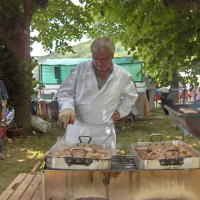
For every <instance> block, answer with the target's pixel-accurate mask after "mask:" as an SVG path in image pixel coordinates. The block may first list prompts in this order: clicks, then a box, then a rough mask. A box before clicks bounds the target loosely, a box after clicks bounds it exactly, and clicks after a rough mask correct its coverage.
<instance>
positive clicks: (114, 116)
mask: <svg viewBox="0 0 200 200" xmlns="http://www.w3.org/2000/svg"><path fill="white" fill-rule="evenodd" d="M112 119H113V120H114V121H117V120H119V119H120V114H119V112H118V110H115V112H114V113H113V115H112Z"/></svg>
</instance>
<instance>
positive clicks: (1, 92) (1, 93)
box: [0, 80, 8, 160]
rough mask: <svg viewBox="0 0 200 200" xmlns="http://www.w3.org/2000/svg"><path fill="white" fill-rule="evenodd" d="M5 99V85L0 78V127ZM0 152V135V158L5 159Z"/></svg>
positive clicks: (0, 142)
mask: <svg viewBox="0 0 200 200" xmlns="http://www.w3.org/2000/svg"><path fill="white" fill-rule="evenodd" d="M7 99H8V94H7V91H6V87H5V85H4V83H3V81H1V80H0V113H1V119H0V127H1V120H2V119H4V118H5V114H6V106H7ZM2 152H3V149H2V140H1V136H0V160H4V159H5V157H4V155H3V153H2Z"/></svg>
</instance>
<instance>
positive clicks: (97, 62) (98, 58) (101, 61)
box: [92, 48, 113, 72]
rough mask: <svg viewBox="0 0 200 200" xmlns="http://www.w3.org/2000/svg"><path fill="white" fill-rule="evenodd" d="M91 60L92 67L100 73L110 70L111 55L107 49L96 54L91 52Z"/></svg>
mask: <svg viewBox="0 0 200 200" xmlns="http://www.w3.org/2000/svg"><path fill="white" fill-rule="evenodd" d="M92 59H93V63H94V66H95V67H96V69H97V70H98V71H100V72H106V71H109V70H110V69H111V66H112V59H113V55H111V54H110V52H109V50H108V48H105V49H104V52H101V53H97V52H96V51H94V50H93V51H92Z"/></svg>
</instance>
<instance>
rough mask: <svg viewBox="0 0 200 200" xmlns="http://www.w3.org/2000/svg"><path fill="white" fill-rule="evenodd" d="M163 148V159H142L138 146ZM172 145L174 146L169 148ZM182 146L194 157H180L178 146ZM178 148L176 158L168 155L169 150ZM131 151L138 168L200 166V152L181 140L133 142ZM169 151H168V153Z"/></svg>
mask: <svg viewBox="0 0 200 200" xmlns="http://www.w3.org/2000/svg"><path fill="white" fill-rule="evenodd" d="M138 147H146V148H152V149H153V148H162V149H163V153H164V155H165V157H164V158H161V159H152V160H149V159H146V160H144V159H141V156H139V155H138V152H137V151H136V148H138ZM169 147H172V148H169ZM179 147H182V148H184V149H185V150H186V151H187V152H189V153H191V155H192V157H179V153H180V152H178V150H177V148H179ZM174 150H177V156H175V157H174V158H170V157H168V152H170V151H174ZM131 152H132V155H133V159H134V161H135V164H136V167H137V169H140V170H142V169H196V168H200V153H199V152H198V151H196V150H195V149H193V148H191V147H190V146H188V145H187V144H186V143H185V142H183V141H179V140H173V141H158V142H154V141H152V142H135V143H132V144H131ZM166 152H167V153H166Z"/></svg>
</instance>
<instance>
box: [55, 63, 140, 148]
mask: <svg viewBox="0 0 200 200" xmlns="http://www.w3.org/2000/svg"><path fill="white" fill-rule="evenodd" d="M122 96H123V97H124V98H123V100H122V101H119V100H120V98H121V97H122ZM137 97H138V94H137V92H136V89H135V86H134V84H133V82H132V76H131V74H130V73H128V72H127V71H126V70H124V69H123V68H121V67H119V66H118V65H116V64H113V72H112V74H111V75H110V77H109V78H108V80H107V82H106V84H105V85H104V86H103V87H102V88H101V89H100V90H99V89H98V84H97V79H96V76H95V72H94V69H93V63H92V60H89V61H85V62H82V63H80V64H78V65H77V66H75V67H74V68H73V69H72V70H71V71H70V73H69V75H68V76H67V77H66V79H65V80H64V81H63V83H62V85H61V86H60V88H59V90H58V102H59V106H60V111H62V110H64V109H66V108H71V109H72V110H74V111H75V115H76V120H75V123H74V124H73V125H69V126H68V128H67V141H68V142H73V143H76V142H79V139H78V136H80V135H90V136H91V137H92V140H91V143H95V144H111V146H113V145H114V146H113V148H115V143H116V136H115V128H114V123H113V120H112V118H111V117H112V115H113V113H114V111H115V110H116V109H117V110H118V111H119V113H120V117H121V118H122V117H124V116H127V115H128V114H129V113H130V111H131V108H132V105H133V104H135V101H136V99H137ZM104 136H105V137H104ZM112 143H113V144H112ZM115 150H116V149H115Z"/></svg>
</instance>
